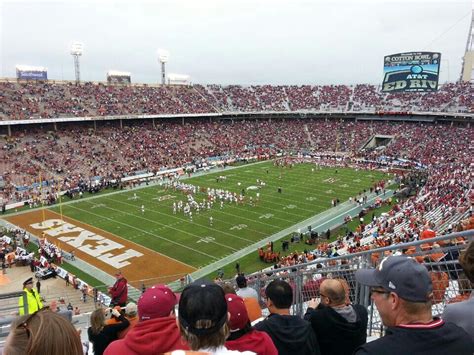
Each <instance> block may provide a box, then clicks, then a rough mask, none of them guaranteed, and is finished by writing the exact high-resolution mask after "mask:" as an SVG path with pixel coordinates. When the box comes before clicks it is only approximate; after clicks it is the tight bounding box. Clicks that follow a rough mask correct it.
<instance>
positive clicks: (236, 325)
mask: <svg viewBox="0 0 474 355" xmlns="http://www.w3.org/2000/svg"><path fill="white" fill-rule="evenodd" d="M225 300H226V302H227V310H228V312H229V313H230V319H229V328H230V331H231V332H236V331H239V330H241V329H243V328H244V327H245V326H246V325H247V323H248V322H249V315H248V313H247V308H246V307H245V303H244V300H243V298H242V297H240V296H237V295H235V294H233V293H228V294H226V295H225Z"/></svg>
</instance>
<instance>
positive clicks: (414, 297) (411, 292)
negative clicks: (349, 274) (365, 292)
mask: <svg viewBox="0 0 474 355" xmlns="http://www.w3.org/2000/svg"><path fill="white" fill-rule="evenodd" d="M355 278H356V280H357V281H358V282H359V283H361V284H362V285H366V286H371V287H381V288H383V289H384V290H385V291H388V292H394V293H396V294H397V295H398V296H399V297H400V298H402V299H404V300H406V301H410V302H427V301H429V300H430V299H431V296H432V293H433V284H432V282H431V277H430V274H429V272H428V270H427V269H426V267H425V266H423V265H422V264H420V263H418V262H417V261H416V260H415V259H412V258H410V257H406V256H389V257H387V258H385V259H383V260H382V261H381V262H380V264H379V266H378V267H377V268H376V269H361V270H357V271H356V274H355Z"/></svg>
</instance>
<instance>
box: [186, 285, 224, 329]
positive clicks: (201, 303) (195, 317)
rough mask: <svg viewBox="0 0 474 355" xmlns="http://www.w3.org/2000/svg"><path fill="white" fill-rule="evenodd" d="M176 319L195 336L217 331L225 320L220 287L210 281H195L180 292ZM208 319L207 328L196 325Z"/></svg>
mask: <svg viewBox="0 0 474 355" xmlns="http://www.w3.org/2000/svg"><path fill="white" fill-rule="evenodd" d="M178 319H179V322H180V324H181V326H182V327H183V328H184V329H186V331H188V332H190V333H192V334H195V335H197V336H201V335H208V334H213V333H215V332H217V331H218V330H219V329H221V328H222V326H223V325H224V324H225V323H226V322H227V303H226V300H225V293H224V290H223V289H222V287H220V286H219V285H217V284H215V283H212V282H210V281H196V282H193V283H192V284H190V285H188V286H186V288H185V289H184V290H183V292H182V293H181V297H180V299H179V307H178ZM200 320H208V321H210V323H211V325H210V326H209V327H207V328H202V327H199V326H197V323H198V321H200Z"/></svg>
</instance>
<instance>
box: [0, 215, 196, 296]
mask: <svg viewBox="0 0 474 355" xmlns="http://www.w3.org/2000/svg"><path fill="white" fill-rule="evenodd" d="M60 217H61V216H60V215H59V214H58V213H56V212H53V211H51V210H43V211H41V210H33V211H31V212H27V213H23V214H18V215H12V216H7V217H4V219H5V220H7V221H8V222H10V223H12V224H14V225H16V226H18V227H20V228H22V229H24V230H26V231H27V232H29V233H32V234H33V235H36V236H38V237H41V236H43V237H46V238H47V239H48V240H49V239H53V240H54V241H57V242H58V244H59V247H60V248H61V249H63V250H64V251H66V252H71V251H75V252H76V257H78V258H81V259H82V260H83V261H84V262H86V263H88V264H90V265H93V266H94V267H97V268H98V269H101V270H103V271H104V272H106V273H108V274H109V275H113V274H114V273H115V272H116V271H117V269H121V271H122V272H123V273H124V274H125V276H126V277H127V278H128V279H129V282H130V283H131V284H133V285H134V286H135V287H141V281H140V280H145V279H154V278H159V281H160V283H166V282H171V281H176V280H177V279H178V278H179V277H181V276H183V275H186V274H189V273H191V272H193V271H195V270H196V268H195V267H192V266H190V265H187V264H185V263H183V262H181V261H178V260H175V259H172V258H170V257H168V256H166V255H163V254H160V253H159V252H157V251H155V250H152V249H149V248H146V247H144V246H142V245H140V244H136V243H134V242H132V241H130V240H128V239H126V238H122V237H120V236H117V235H115V234H113V233H110V232H108V231H106V230H102V229H100V228H96V227H94V226H93V225H90V224H87V223H83V222H81V221H78V220H75V219H72V218H69V217H68V216H62V218H60ZM41 221H43V222H41ZM50 241H51V240H50Z"/></svg>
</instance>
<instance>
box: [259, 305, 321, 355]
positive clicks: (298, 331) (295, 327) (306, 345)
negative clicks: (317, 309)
mask: <svg viewBox="0 0 474 355" xmlns="http://www.w3.org/2000/svg"><path fill="white" fill-rule="evenodd" d="M255 329H257V330H261V331H264V332H266V333H267V334H268V335H270V337H271V338H272V340H273V344H275V347H276V348H277V350H278V354H279V355H294V354H298V355H309V354H314V355H319V354H320V351H319V345H318V341H317V340H316V336H315V334H314V332H313V329H312V328H311V324H310V323H309V322H307V321H305V320H303V319H301V318H300V317H297V316H290V315H280V314H270V315H269V316H268V317H267V318H266V319H265V320H263V321H261V322H260V323H257V324H256V325H255Z"/></svg>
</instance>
